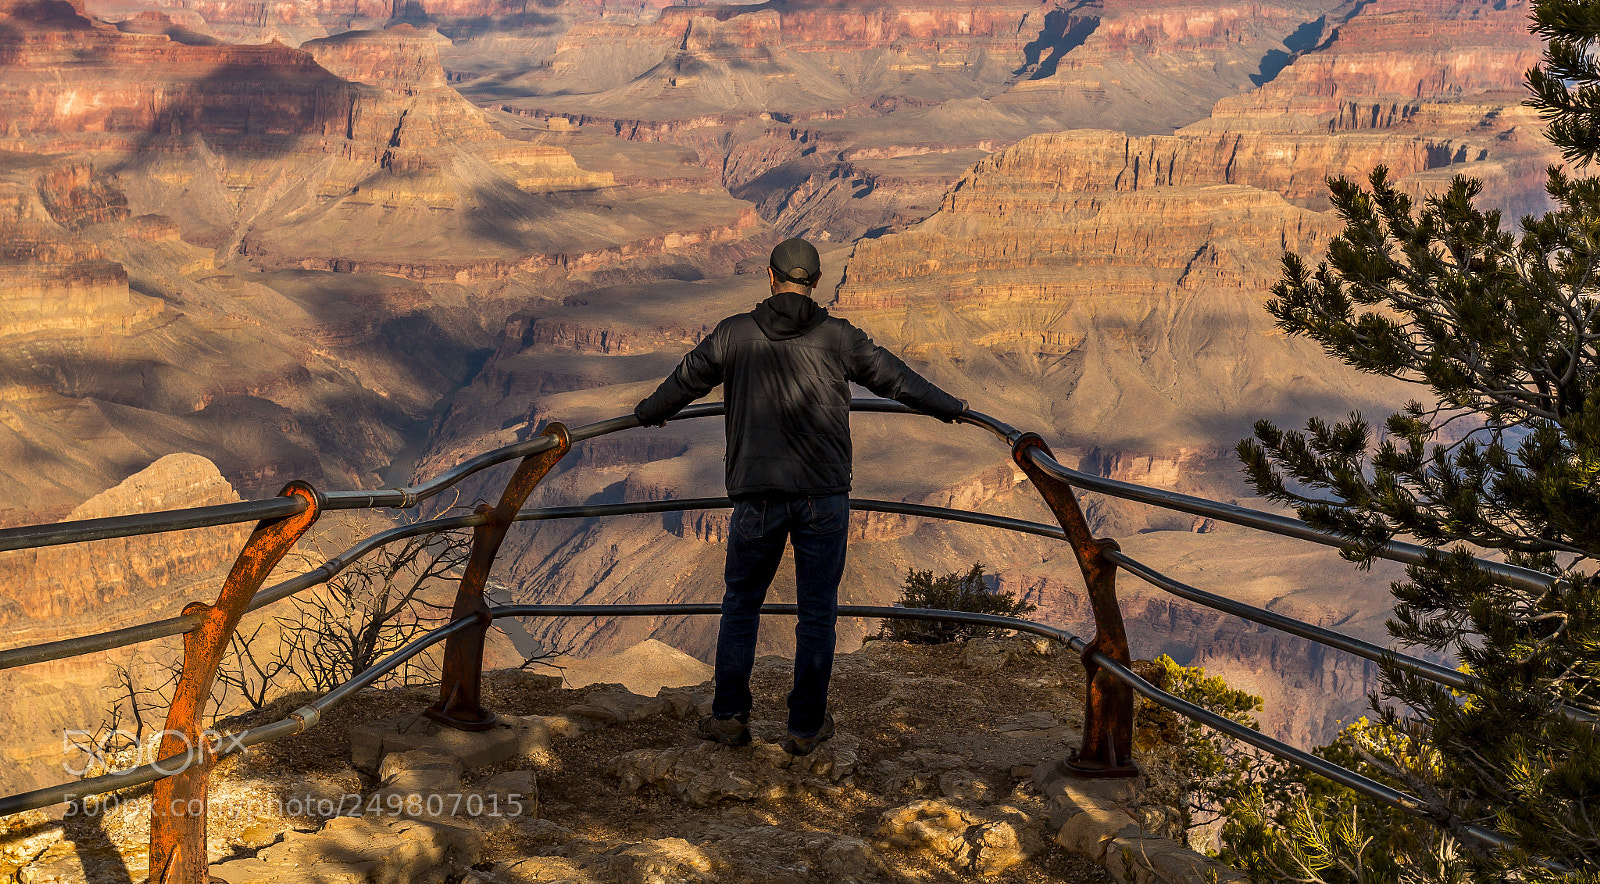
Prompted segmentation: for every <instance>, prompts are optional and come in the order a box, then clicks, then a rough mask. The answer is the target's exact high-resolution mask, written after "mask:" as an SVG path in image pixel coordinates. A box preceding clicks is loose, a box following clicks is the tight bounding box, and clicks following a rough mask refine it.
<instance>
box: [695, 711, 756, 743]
mask: <svg viewBox="0 0 1600 884" xmlns="http://www.w3.org/2000/svg"><path fill="white" fill-rule="evenodd" d="M695 733H696V735H697V736H698V737H700V739H702V740H711V741H712V742H714V743H721V744H722V745H724V746H745V745H748V744H749V743H750V724H749V719H747V718H742V717H739V716H735V717H733V718H717V717H716V716H714V715H707V716H706V717H705V718H702V719H700V726H699V727H698V728H697V729H696V731H695Z"/></svg>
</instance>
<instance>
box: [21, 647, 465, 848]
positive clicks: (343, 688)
mask: <svg viewBox="0 0 1600 884" xmlns="http://www.w3.org/2000/svg"><path fill="white" fill-rule="evenodd" d="M476 622H477V618H476V617H463V618H462V619H460V620H456V621H453V622H451V623H446V624H444V625H443V626H439V627H436V628H434V629H432V630H429V631H428V632H427V633H425V634H423V635H422V636H420V637H418V638H416V639H414V640H412V641H411V642H409V643H407V644H406V645H405V646H404V647H402V648H400V649H399V650H398V651H395V652H394V653H392V654H390V655H389V656H388V657H385V658H384V659H383V661H382V662H380V663H378V664H377V665H375V666H373V667H372V668H370V669H368V670H366V671H365V672H363V673H361V674H360V675H358V676H356V677H355V678H352V679H351V680H349V681H347V682H345V683H344V684H342V685H340V686H339V687H337V688H334V689H333V690H332V691H330V692H328V693H327V694H325V695H323V696H322V697H320V698H318V699H317V700H315V701H313V702H311V703H310V704H308V705H309V706H311V707H312V708H314V709H316V710H317V711H318V712H323V711H326V710H328V709H329V708H331V707H333V706H335V705H337V704H338V703H341V702H343V701H344V700H346V699H348V698H349V697H350V696H351V695H352V694H354V693H356V692H357V691H360V690H361V689H362V688H365V687H368V686H369V685H371V684H372V683H373V682H375V681H377V680H378V679H380V678H382V677H384V676H385V675H388V674H389V673H390V672H393V671H394V670H395V669H396V668H398V667H399V666H400V664H402V663H404V662H406V661H407V660H409V659H411V658H412V657H415V656H416V655H418V654H420V653H422V652H423V651H425V650H427V649H428V648H429V647H431V646H432V645H435V644H438V643H439V642H441V641H444V639H446V638H447V637H449V636H450V635H452V634H454V633H456V632H460V631H461V630H463V629H465V628H467V627H469V626H471V625H473V624H474V623H476ZM309 729H310V725H309V724H308V723H307V722H305V721H303V720H301V719H299V718H295V717H293V716H291V717H289V718H284V719H280V720H278V721H274V722H272V723H270V724H264V725H261V726H259V727H253V728H251V729H249V730H247V731H243V732H241V733H238V734H235V735H231V736H224V737H223V739H222V740H221V741H220V744H219V748H220V751H218V752H217V757H218V758H224V757H227V756H228V755H232V754H233V753H235V752H238V751H240V750H242V749H245V748H248V747H250V746H257V745H260V744H262V743H267V742H271V741H272V740H277V739H280V738H282V737H287V736H291V735H293V734H298V733H301V732H303V731H306V730H309ZM199 761H200V753H198V752H196V751H195V750H194V749H193V748H190V749H188V750H185V751H184V752H182V753H180V754H177V755H171V756H168V757H166V758H162V759H159V760H157V761H153V762H151V763H149V764H144V765H140V766H138V767H134V768H130V769H128V770H124V771H117V772H116V773H109V774H104V775H102V776H98V777H90V778H89V779H85V780H78V781H77V782H73V783H63V784H61V785H59V786H50V787H48V788H44V789H35V790H33V791H32V792H23V793H21V794H18V795H10V796H7V797H5V798H0V816H6V815H8V814H13V813H22V812H23V811H27V810H38V809H40V808H45V807H51V806H54V805H57V804H62V803H64V802H68V801H74V800H80V799H83V798H86V797H88V796H91V795H102V794H105V793H106V792H115V791H117V790H119V789H128V788H132V787H134V786H142V785H144V784H146V783H153V782H155V781H156V780H159V779H162V778H164V777H170V776H174V775H176V774H179V773H182V772H183V771H185V770H188V769H189V768H190V767H191V766H193V765H194V764H196V763H198V762H199Z"/></svg>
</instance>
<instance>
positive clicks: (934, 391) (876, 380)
mask: <svg viewBox="0 0 1600 884" xmlns="http://www.w3.org/2000/svg"><path fill="white" fill-rule="evenodd" d="M846 334H847V335H849V337H848V338H847V339H846V342H845V361H846V363H847V365H848V367H849V371H850V380H852V381H854V382H856V383H858V384H860V385H861V386H863V387H866V388H867V389H868V390H871V391H872V392H874V393H877V394H878V395H879V396H882V397H884V398H885V399H893V400H895V401H896V402H903V403H905V404H906V405H909V406H911V407H912V408H915V409H916V410H918V411H921V412H923V413H925V414H931V415H933V416H934V417H936V418H938V419H939V420H942V421H944V422H945V423H949V422H950V421H953V420H955V419H956V418H957V417H959V416H960V415H961V413H962V412H964V411H966V410H967V404H966V403H965V402H963V401H961V400H960V399H957V398H956V397H954V396H952V395H950V394H949V393H946V392H945V391H944V390H941V389H939V387H937V386H936V385H934V383H933V382H932V381H929V380H928V379H927V378H925V377H923V376H922V375H920V374H917V373H916V372H915V371H913V370H912V369H911V367H910V366H908V365H906V364H905V363H904V362H902V361H901V360H900V357H898V356H896V355H894V354H893V353H890V352H889V351H888V350H885V349H883V348H882V347H880V346H878V345H877V344H874V343H873V342H872V339H871V338H869V337H867V333H866V332H864V331H862V330H861V329H859V328H856V327H855V326H854V325H852V326H850V327H849V330H848V331H847V332H846Z"/></svg>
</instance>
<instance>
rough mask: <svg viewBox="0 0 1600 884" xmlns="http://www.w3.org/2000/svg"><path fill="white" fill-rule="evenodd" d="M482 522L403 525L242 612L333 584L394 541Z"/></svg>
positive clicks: (268, 592)
mask: <svg viewBox="0 0 1600 884" xmlns="http://www.w3.org/2000/svg"><path fill="white" fill-rule="evenodd" d="M485 518H486V517H485V516H480V515H477V514H476V513H474V514H473V515H469V516H453V517H451V518H448V519H432V520H429V521H426V522H417V523H415V524H412V525H402V526H400V527H398V528H390V529H389V530H388V531H381V532H379V533H377V534H374V535H372V536H371V537H368V538H366V539H364V540H362V541H361V542H360V543H357V544H356V545H355V546H352V547H350V548H349V549H347V550H345V551H344V552H341V553H339V554H338V555H336V556H334V557H332V558H330V559H328V560H327V561H326V562H323V563H322V564H321V565H320V566H318V567H317V568H315V569H314V570H311V571H307V572H306V573H304V574H301V575H298V576H296V577H291V578H290V579H288V580H285V581H284V582H282V583H279V584H275V585H273V586H269V587H267V588H266V589H263V590H261V591H260V592H258V593H256V594H255V596H254V597H253V598H251V599H250V604H249V606H248V607H246V608H245V610H246V611H258V610H260V609H262V608H265V607H266V606H267V605H270V604H272V603H273V602H276V601H279V600H281V599H284V598H287V597H289V596H291V595H294V594H295V593H297V592H300V591H301V590H303V589H307V588H309V587H312V586H316V585H317V584H319V583H325V582H327V581H329V580H332V579H333V578H334V577H335V576H336V575H338V574H339V572H341V571H343V570H344V569H346V568H348V567H350V566H351V565H352V564H354V563H356V562H357V561H360V560H361V559H362V558H363V557H365V556H366V555H367V554H368V553H370V552H372V551H373V550H375V549H377V548H379V547H381V546H384V545H386V544H389V543H393V542H394V541H396V540H401V539H404V538H407V537H416V536H418V535H422V534H439V533H442V532H445V531H454V530H456V529H459V528H471V527H472V526H474V525H479V524H482V523H483V522H484V520H485Z"/></svg>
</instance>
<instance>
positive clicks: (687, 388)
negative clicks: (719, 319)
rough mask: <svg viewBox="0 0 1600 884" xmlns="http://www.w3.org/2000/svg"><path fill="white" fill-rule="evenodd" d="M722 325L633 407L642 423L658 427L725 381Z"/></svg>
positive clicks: (634, 412)
mask: <svg viewBox="0 0 1600 884" xmlns="http://www.w3.org/2000/svg"><path fill="white" fill-rule="evenodd" d="M721 332H722V326H720V325H719V326H717V328H716V329H715V330H714V331H712V332H711V334H709V335H706V336H705V337H704V338H702V339H701V340H700V343H699V344H696V345H695V348H694V349H693V350H690V351H689V353H688V355H687V356H684V357H683V361H682V362H680V363H678V367H677V368H676V369H673V372H672V374H670V375H667V379H666V380H664V381H662V382H661V386H659V387H657V388H656V391H655V392H654V393H651V394H650V395H649V396H646V397H645V398H644V399H642V400H640V402H639V404H638V405H635V406H634V407H633V414H634V416H635V417H637V418H638V419H639V423H641V424H644V425H645V426H647V427H659V426H662V425H664V424H666V422H667V419H668V418H670V417H672V416H673V415H675V414H677V413H678V412H680V411H682V410H683V407H684V406H685V405H688V404H689V403H691V402H693V401H694V400H696V399H699V398H700V397H701V396H704V395H705V394H707V393H709V392H711V390H712V388H714V387H716V385H718V384H720V383H722V335H721Z"/></svg>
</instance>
